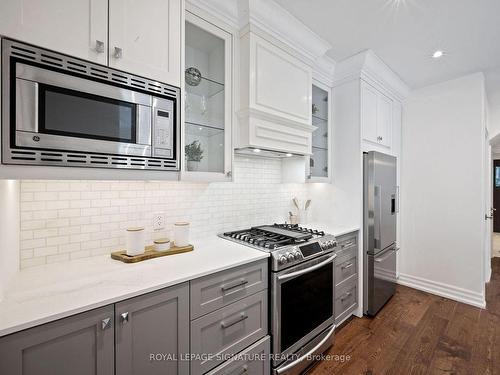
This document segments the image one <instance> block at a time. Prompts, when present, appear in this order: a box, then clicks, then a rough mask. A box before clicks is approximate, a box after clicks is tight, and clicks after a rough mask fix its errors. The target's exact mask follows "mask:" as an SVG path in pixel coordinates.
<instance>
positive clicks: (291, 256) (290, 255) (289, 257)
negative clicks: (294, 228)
mask: <svg viewBox="0 0 500 375" xmlns="http://www.w3.org/2000/svg"><path fill="white" fill-rule="evenodd" d="M285 255H286V258H287V259H288V261H289V262H293V261H294V260H295V257H294V256H293V254H292V253H286V254H285Z"/></svg>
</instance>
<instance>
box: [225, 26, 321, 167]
mask: <svg viewBox="0 0 500 375" xmlns="http://www.w3.org/2000/svg"><path fill="white" fill-rule="evenodd" d="M240 53H241V58H240V61H241V67H240V105H239V108H240V110H239V111H237V117H238V120H237V127H236V129H235V130H236V131H235V138H234V143H235V152H236V153H238V154H246V155H253V156H264V157H275V158H287V157H290V156H307V155H311V151H312V133H313V131H314V130H316V129H317V128H316V127H315V126H313V125H312V111H311V107H312V68H311V67H310V66H309V65H307V64H305V63H304V62H302V61H301V60H300V59H298V58H297V57H296V56H294V55H292V54H290V53H289V52H287V51H285V50H284V49H280V47H278V46H277V45H275V44H274V43H271V42H270V39H269V38H267V37H264V36H263V34H262V33H260V32H259V31H258V30H256V29H255V28H253V27H252V25H248V26H247V27H246V28H244V29H243V30H242V31H241V34H240ZM259 150H260V151H259Z"/></svg>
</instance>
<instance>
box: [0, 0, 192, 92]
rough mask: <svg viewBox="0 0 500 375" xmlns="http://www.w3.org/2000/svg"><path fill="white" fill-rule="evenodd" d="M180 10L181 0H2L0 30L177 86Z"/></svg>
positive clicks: (27, 41)
mask: <svg viewBox="0 0 500 375" xmlns="http://www.w3.org/2000/svg"><path fill="white" fill-rule="evenodd" d="M108 9H109V12H108ZM182 10H183V7H182V0H147V1H138V0H72V1H68V0H1V1H0V35H4V36H7V37H11V38H13V39H18V40H20V41H23V42H26V43H30V44H34V45H36V46H39V47H44V48H48V49H51V50H54V51H57V52H62V53H65V54H67V55H70V56H75V57H79V58H82V59H85V60H89V61H93V62H96V63H99V64H103V65H108V64H109V66H111V67H112V68H115V69H119V70H123V71H125V72H127V73H132V74H136V75H139V76H143V77H146V78H149V79H154V80H157V81H160V82H163V83H168V84H171V85H174V86H178V87H180V77H181V19H182ZM108 30H109V35H108ZM108 40H109V44H108Z"/></svg>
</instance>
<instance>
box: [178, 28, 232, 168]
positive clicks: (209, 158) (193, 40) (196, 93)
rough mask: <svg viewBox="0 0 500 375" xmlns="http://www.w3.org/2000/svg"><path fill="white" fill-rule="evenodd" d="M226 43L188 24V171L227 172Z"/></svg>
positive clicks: (186, 132)
mask: <svg viewBox="0 0 500 375" xmlns="http://www.w3.org/2000/svg"><path fill="white" fill-rule="evenodd" d="M224 43H225V42H224V40H223V39H221V38H219V37H217V36H215V35H213V34H211V33H209V32H208V31H206V30H204V29H202V28H200V27H198V26H196V25H194V24H192V23H190V22H186V72H185V81H186V85H185V87H186V90H185V111H186V117H185V139H186V149H185V153H186V164H187V165H186V170H188V171H202V172H218V173H224V138H225V137H224V130H225V123H224V101H225V95H226V91H225V90H224V85H225V82H224V77H225V68H226V67H225V66H224V60H225V56H224V53H225V52H224V51H225V45H224Z"/></svg>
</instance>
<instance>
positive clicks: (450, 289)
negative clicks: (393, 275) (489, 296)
mask: <svg viewBox="0 0 500 375" xmlns="http://www.w3.org/2000/svg"><path fill="white" fill-rule="evenodd" d="M398 284H401V285H405V286H408V287H410V288H413V289H418V290H422V291H424V292H428V293H431V294H436V295H438V296H441V297H446V298H449V299H452V300H455V301H458V302H463V303H466V304H468V305H472V306H476V307H480V308H482V309H484V308H485V307H486V300H485V298H484V295H483V294H481V293H477V292H473V291H470V290H467V289H462V288H457V287H455V286H452V285H449V284H444V283H440V282H437V281H432V280H428V279H424V278H421V277H416V276H411V275H407V274H403V273H400V274H399V279H398Z"/></svg>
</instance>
